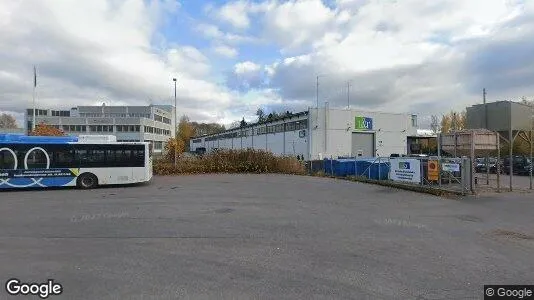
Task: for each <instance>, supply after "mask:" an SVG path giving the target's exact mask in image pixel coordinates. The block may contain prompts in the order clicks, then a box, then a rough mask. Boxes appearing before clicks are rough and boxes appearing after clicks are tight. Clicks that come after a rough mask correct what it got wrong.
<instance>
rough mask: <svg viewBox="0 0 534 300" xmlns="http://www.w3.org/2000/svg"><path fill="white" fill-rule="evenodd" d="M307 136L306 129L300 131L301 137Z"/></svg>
mask: <svg viewBox="0 0 534 300" xmlns="http://www.w3.org/2000/svg"><path fill="white" fill-rule="evenodd" d="M305 136H306V130H301V131H299V137H300V138H303V137H305Z"/></svg>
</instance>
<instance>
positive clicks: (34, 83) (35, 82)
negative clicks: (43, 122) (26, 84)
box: [32, 66, 37, 131]
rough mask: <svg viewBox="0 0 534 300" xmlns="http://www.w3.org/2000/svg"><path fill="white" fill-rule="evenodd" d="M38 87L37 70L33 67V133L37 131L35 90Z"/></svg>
mask: <svg viewBox="0 0 534 300" xmlns="http://www.w3.org/2000/svg"><path fill="white" fill-rule="evenodd" d="M36 87H37V69H36V68H35V66H33V92H32V100H33V121H32V131H35V122H36V117H35V88H36Z"/></svg>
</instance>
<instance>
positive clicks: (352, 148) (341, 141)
mask: <svg viewBox="0 0 534 300" xmlns="http://www.w3.org/2000/svg"><path fill="white" fill-rule="evenodd" d="M417 129H418V124H417V115H414V114H406V113H386V112H369V111H362V110H359V109H335V108H328V107H326V108H319V109H317V108H309V109H308V110H307V111H303V112H299V113H296V114H287V115H284V116H282V117H279V118H277V119H271V120H269V121H266V122H260V123H254V124H249V125H246V126H243V127H240V128H233V129H229V130H226V131H225V132H221V133H217V134H211V135H205V136H198V137H195V138H192V139H191V140H190V148H191V150H192V151H200V150H201V149H202V151H207V152H210V151H213V150H214V149H247V148H251V149H261V150H265V151H270V152H272V153H274V154H277V155H292V156H299V157H302V158H304V159H305V160H310V159H311V160H317V159H323V158H326V157H358V156H361V157H375V156H389V155H390V154H394V153H396V154H407V153H408V139H409V137H415V136H417Z"/></svg>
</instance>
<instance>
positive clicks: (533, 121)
mask: <svg viewBox="0 0 534 300" xmlns="http://www.w3.org/2000/svg"><path fill="white" fill-rule="evenodd" d="M533 132H534V103H532V104H530V189H532V168H534V161H532V144H533V141H532V138H533Z"/></svg>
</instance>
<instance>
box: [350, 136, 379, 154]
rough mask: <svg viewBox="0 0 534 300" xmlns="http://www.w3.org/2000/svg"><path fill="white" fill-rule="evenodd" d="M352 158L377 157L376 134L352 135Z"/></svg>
mask: <svg viewBox="0 0 534 300" xmlns="http://www.w3.org/2000/svg"><path fill="white" fill-rule="evenodd" d="M352 156H354V157H358V156H361V157H373V156H375V134H374V133H368V132H353V133H352Z"/></svg>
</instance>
